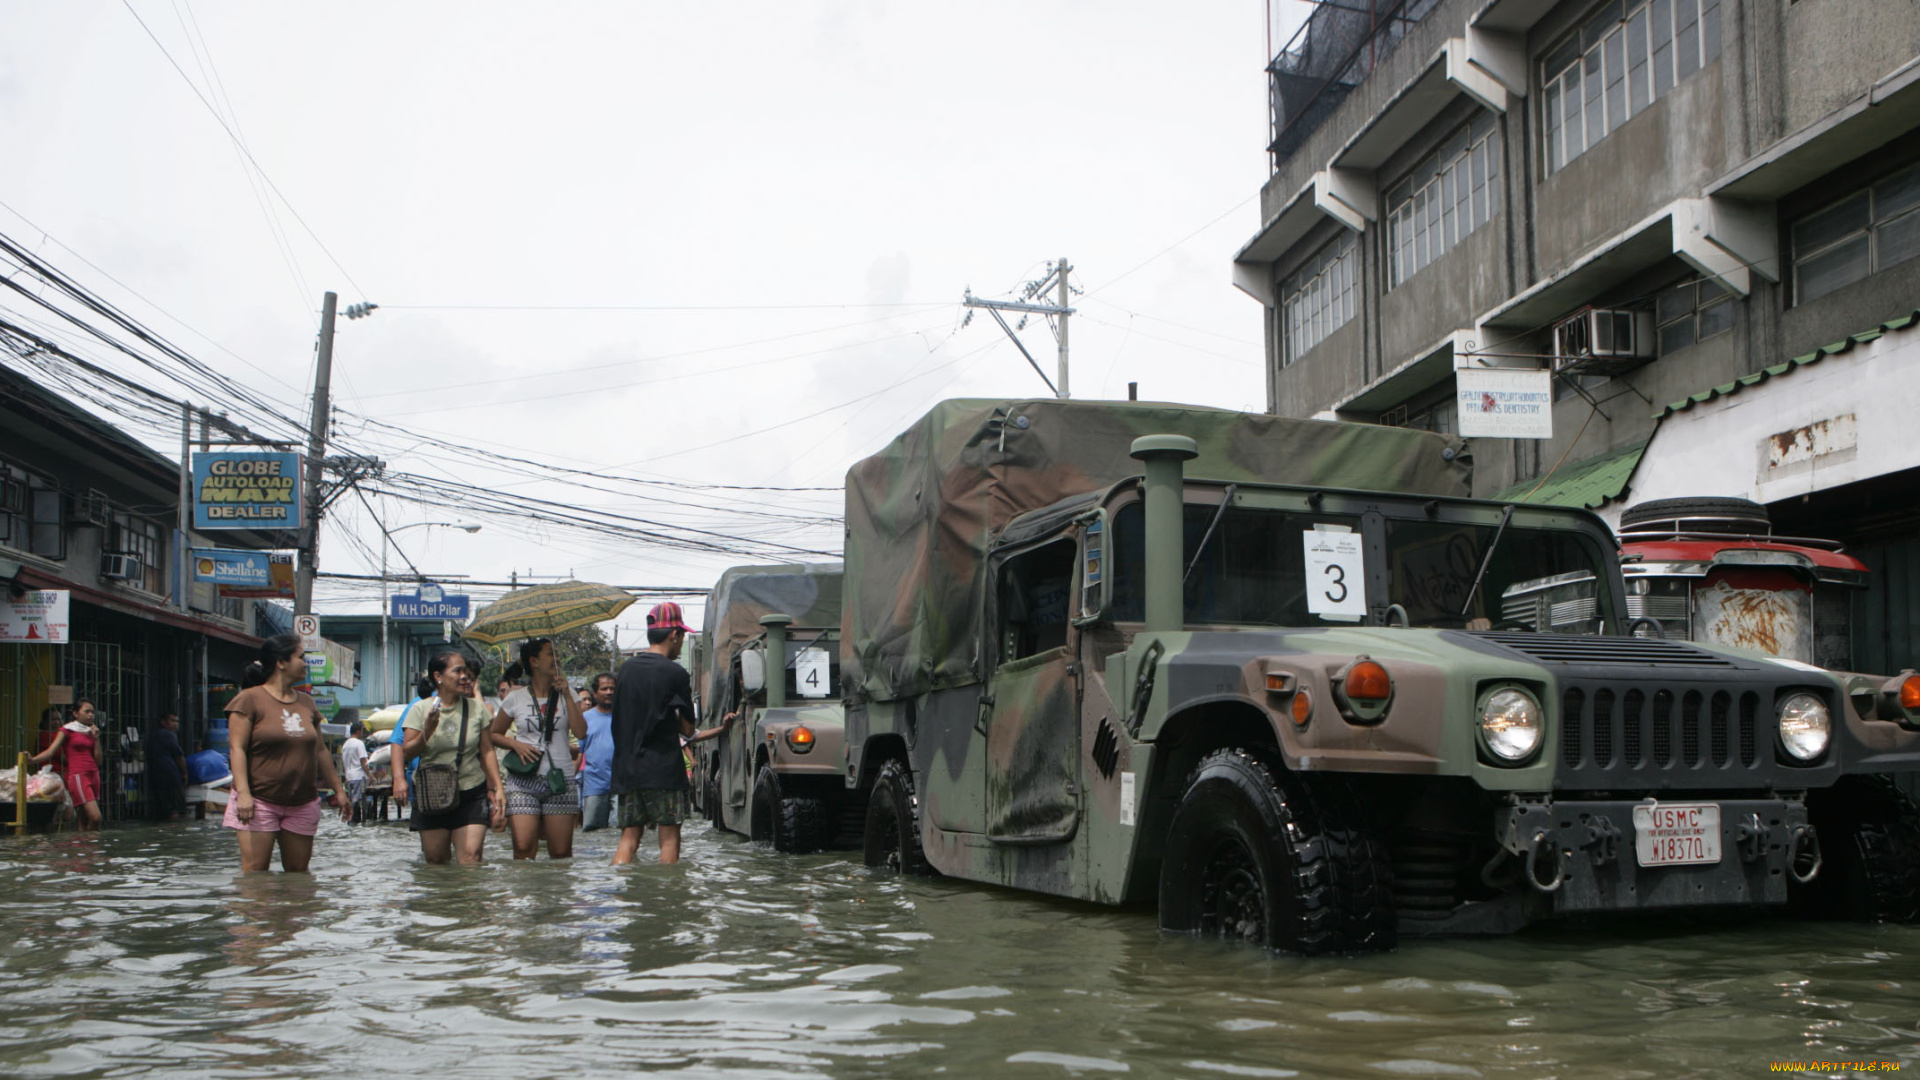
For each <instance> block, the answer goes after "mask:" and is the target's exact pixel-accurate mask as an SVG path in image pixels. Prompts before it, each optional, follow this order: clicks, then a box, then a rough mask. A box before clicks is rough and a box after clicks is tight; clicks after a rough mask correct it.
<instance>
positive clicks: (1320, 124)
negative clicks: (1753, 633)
mask: <svg viewBox="0 0 1920 1080" xmlns="http://www.w3.org/2000/svg"><path fill="white" fill-rule="evenodd" d="M1269 74H1270V88H1271V104H1272V110H1271V112H1272V142H1271V144H1270V147H1269V149H1270V152H1271V155H1272V162H1273V173H1272V177H1271V179H1270V180H1269V181H1268V183H1267V184H1266V185H1265V187H1264V188H1263V189H1262V192H1261V221H1262V225H1261V228H1260V230H1259V232H1258V233H1257V234H1255V236H1254V237H1253V238H1252V239H1251V240H1250V241H1248V243H1247V244H1246V245H1245V246H1244V247H1243V248H1242V250H1241V251H1240V253H1239V254H1238V256H1237V257H1236V262H1235V266H1234V275H1235V283H1236V284H1237V285H1239V287H1240V288H1242V289H1243V290H1244V291H1246V292H1247V293H1249V294H1250V295H1252V296H1253V297H1255V298H1256V299H1258V300H1259V301H1260V302H1261V303H1262V304H1263V305H1265V308H1266V316H1267V317H1266V342H1267V359H1268V365H1267V380H1268V382H1267V390H1268V407H1269V409H1270V410H1271V411H1273V412H1276V413H1279V414H1282V415H1289V416H1324V417H1330V418H1333V417H1337V418H1340V419H1346V420H1354V421H1360V422H1368V423H1384V424H1395V425H1403V426H1414V427H1423V428H1430V429H1435V430H1442V431H1452V432H1458V431H1459V430H1460V428H1461V421H1462V415H1461V410H1462V409H1463V408H1464V409H1469V410H1471V409H1474V408H1477V407H1479V404H1478V400H1477V399H1476V398H1475V397H1474V396H1473V395H1472V394H1471V393H1470V394H1468V395H1466V396H1465V397H1464V398H1463V395H1462V393H1461V391H1462V378H1461V375H1460V372H1462V371H1465V370H1472V369H1487V368H1507V369H1517V370H1523V371H1535V372H1538V371H1545V372H1549V373H1551V374H1550V376H1549V377H1548V378H1547V379H1546V380H1543V381H1546V382H1547V383H1548V385H1549V386H1550V388H1551V389H1550V396H1551V404H1550V406H1549V408H1550V410H1551V416H1552V435H1551V437H1550V438H1527V439H1516V438H1474V439H1472V440H1470V451H1471V453H1472V455H1473V462H1474V488H1475V493H1476V494H1477V495H1480V496H1483V497H1499V498H1505V499H1531V500H1534V501H1556V502H1564V503H1569V504H1575V505H1585V506H1589V507H1592V508H1595V509H1598V510H1600V511H1601V512H1602V513H1603V514H1616V515H1617V512H1618V510H1619V509H1620V508H1621V507H1623V506H1624V505H1626V504H1629V503H1631V502H1635V501H1641V500H1643V499H1647V498H1656V497H1665V496H1671V495H1684V494H1698V495H1738V496H1744V497H1748V498H1754V499H1757V500H1758V501H1761V502H1764V503H1767V504H1768V505H1769V507H1770V509H1771V510H1772V512H1773V515H1774V518H1775V521H1776V528H1779V529H1781V531H1790V530H1798V531H1803V532H1804V531H1811V532H1814V533H1816V534H1818V535H1822V536H1828V537H1832V538H1836V539H1841V540H1846V541H1848V542H1850V543H1852V544H1853V545H1854V546H1855V547H1856V549H1862V550H1871V552H1872V553H1873V555H1874V556H1875V557H1877V558H1879V559H1880V562H1881V565H1880V566H1876V567H1875V569H1876V570H1881V571H1883V572H1881V573H1877V574H1876V575H1875V582H1876V583H1875V585H1874V587H1873V588H1874V592H1873V594H1872V595H1871V596H1869V597H1863V598H1862V602H1861V609H1862V610H1863V611H1865V610H1868V609H1872V610H1875V611H1878V612H1880V613H1881V620H1880V622H1879V623H1876V624H1874V625H1873V626H1871V627H1869V626H1867V625H1866V623H1865V622H1864V621H1861V620H1856V628H1857V631H1858V634H1859V636H1862V637H1863V638H1864V637H1868V636H1871V637H1873V638H1874V641H1873V647H1872V649H1870V650H1869V651H1868V653H1867V656H1866V657H1862V659H1867V658H1872V659H1876V660H1880V661H1882V663H1881V664H1880V665H1879V666H1882V667H1886V666H1887V665H1889V664H1890V665H1891V666H1890V667H1888V668H1887V669H1888V670H1893V669H1897V668H1899V667H1904V666H1907V665H1908V664H1911V663H1913V661H1914V659H1915V658H1916V657H1920V638H1916V637H1915V628H1914V626H1913V625H1912V624H1913V621H1914V612H1915V610H1916V609H1920V586H1914V585H1912V584H1909V581H1910V580H1911V579H1910V578H1909V577H1908V576H1907V575H1906V574H1905V573H1903V572H1902V571H1903V570H1904V568H1906V567H1909V566H1917V565H1920V499H1914V498H1913V497H1912V495H1911V493H1912V492H1915V491H1920V486H1917V485H1920V459H1916V458H1915V457H1914V456H1913V455H1912V453H1911V452H1910V451H1908V450H1907V449H1906V448H1905V445H1904V443H1905V441H1904V440H1901V439H1898V438H1893V437H1892V436H1895V435H1897V434H1898V432H1897V431H1892V430H1888V431H1878V430H1869V429H1870V428H1872V426H1873V423H1878V422H1884V416H1885V413H1884V412H1875V416H1876V419H1875V420H1873V421H1870V420H1869V419H1868V417H1867V411H1874V410H1867V411H1862V410H1860V409H1855V408H1853V407H1852V406H1851V405H1849V404H1848V403H1847V401H1846V400H1844V398H1845V397H1846V396H1847V393H1850V394H1852V395H1854V396H1856V397H1857V398H1860V399H1863V400H1864V399H1873V400H1876V401H1885V402H1889V403H1891V402H1897V401H1901V400H1910V399H1912V398H1913V396H1914V387H1915V386H1916V385H1917V384H1920V377H1917V375H1920V368H1916V367H1915V363H1920V356H1916V358H1915V361H1914V362H1907V363H1903V362H1902V357H1903V356H1904V355H1905V354H1906V352H1907V350H1908V349H1909V348H1910V346H1907V345H1905V344H1903V342H1904V340H1905V328H1906V325H1907V320H1908V318H1909V317H1910V316H1912V315H1913V314H1914V313H1915V310H1916V308H1920V259H1916V258H1914V256H1916V255H1920V141H1916V140H1915V139H1914V138H1913V137H1912V136H1913V135H1914V133H1915V132H1916V131H1917V130H1920V7H1916V6H1915V5H1914V4H1913V3H1910V2H1904V0H1902V2H1888V0H1559V2H1556V0H1491V2H1489V0H1360V2H1359V3H1353V2H1351V0H1342V2H1341V3H1340V4H1338V5H1335V4H1332V3H1326V4H1320V5H1318V6H1316V7H1314V8H1313V10H1312V14H1311V16H1310V17H1309V19H1308V20H1307V22H1306V24H1305V25H1304V26H1303V27H1301V28H1300V30H1299V32H1298V33H1297V34H1296V35H1294V36H1293V37H1292V38H1291V39H1290V40H1289V41H1288V43H1287V45H1286V46H1285V47H1284V48H1282V49H1280V50H1279V52H1278V54H1277V55H1276V56H1275V57H1274V59H1273V61H1272V64H1271V66H1270V68H1269ZM1914 336H1916V337H1920V335H1914ZM1862 339H1864V340H1862ZM1808 357H1827V358H1829V359H1828V360H1827V361H1825V363H1826V365H1827V367H1826V374H1825V375H1823V376H1821V377H1820V378H1818V379H1816V378H1815V374H1816V372H1818V371H1819V370H1820V366H1819V365H1813V364H1810V363H1808V362H1801V361H1805V360H1806V358H1808ZM1782 365H1785V367H1784V368H1783V369H1782V371H1781V372H1780V374H1778V375H1777V376H1768V375H1765V374H1764V373H1766V372H1768V371H1769V370H1770V369H1774V368H1781V366H1782ZM1856 368H1857V370H1855V369H1856ZM1843 372H1845V373H1850V376H1851V377H1850V378H1842V379H1838V380H1837V381H1836V378H1835V377H1838V376H1841V375H1842V373H1843ZM1756 376H1758V377H1756ZM1470 378H1471V377H1470ZM1816 383H1823V384H1824V383H1830V384H1831V385H1827V386H1824V387H1823V388H1822V389H1821V390H1820V392H1817V393H1816V392H1812V391H1813V389H1814V387H1815V384H1816ZM1796 386H1798V389H1796ZM1728 387H1732V388H1734V389H1733V390H1726V388H1728ZM1837 387H1846V388H1848V390H1847V393H1838V392H1836V388H1837ZM1717 391H1725V392H1717ZM1708 414H1714V415H1715V416H1716V417H1717V419H1715V420H1714V421H1713V425H1714V426H1715V427H1716V428H1717V434H1716V436H1715V438H1714V439H1713V440H1711V442H1710V445H1711V446H1712V447H1713V448H1714V449H1713V451H1712V454H1711V456H1712V457H1713V458H1714V459H1716V460H1717V461H1718V463H1719V465H1720V466H1721V467H1719V468H1716V469H1714V470H1710V471H1701V470H1700V469H1698V468H1696V467H1694V466H1697V465H1698V464H1699V455H1701V454H1702V453H1706V452H1707V451H1705V450H1703V446H1704V445H1708V444H1707V443H1705V442H1703V440H1702V439H1701V438H1699V437H1698V433H1695V434H1694V435H1692V436H1688V435H1683V434H1679V433H1678V432H1680V431H1681V429H1682V428H1683V427H1685V426H1687V425H1692V424H1695V423H1698V422H1701V421H1702V420H1703V419H1704V418H1706V417H1707V416H1708ZM1876 441H1883V442H1887V443H1891V444H1893V446H1894V448H1893V449H1891V450H1889V451H1887V452H1881V451H1878V450H1872V449H1870V444H1872V443H1874V442H1876ZM1795 446H1798V447H1799V449H1797V450H1796V449H1794V447H1795ZM1783 448H1784V449H1783ZM1796 455H1798V456H1796ZM1682 489H1687V490H1682ZM1900 493H1907V494H1906V495H1905V497H1904V498H1902V497H1901V495H1900ZM1872 561H1873V559H1872V558H1869V563H1870V565H1872ZM1864 618H1865V616H1864V615H1863V616H1861V619H1862V620H1864ZM1902 658H1904V659H1902Z"/></svg>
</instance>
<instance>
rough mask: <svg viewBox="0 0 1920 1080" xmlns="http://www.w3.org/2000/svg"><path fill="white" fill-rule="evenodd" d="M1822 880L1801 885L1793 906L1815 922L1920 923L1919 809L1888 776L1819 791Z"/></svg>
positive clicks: (1845, 781)
mask: <svg viewBox="0 0 1920 1080" xmlns="http://www.w3.org/2000/svg"><path fill="white" fill-rule="evenodd" d="M1808 814H1809V816H1810V818H1811V819H1812V821H1813V827H1814V831H1815V832H1816V833H1817V834H1818V835H1819V840H1820V852H1821V859H1822V865H1821V867H1820V874H1819V876H1818V877H1815V878H1814V879H1813V880H1812V881H1811V882H1808V883H1807V884H1806V885H1798V884H1795V885H1793V886H1792V888H1793V897H1792V899H1793V904H1794V907H1795V908H1796V909H1797V910H1798V911H1800V912H1801V913H1802V914H1806V915H1811V916H1813V917H1815V918H1825V919H1847V920H1850V921H1853V922H1891V923H1920V807H1916V806H1915V805H1914V801H1913V799H1912V798H1911V797H1909V796H1908V795H1907V794H1906V793H1905V792H1903V791H1901V790H1900V789H1898V788H1896V787H1894V786H1893V782H1892V781H1891V780H1890V779H1888V778H1887V777H1884V776H1849V777H1844V778H1842V779H1841V780H1840V781H1839V782H1838V783H1836V784H1834V785H1833V787H1832V788H1829V789H1828V790H1826V791H1818V792H1814V793H1813V796H1812V798H1810V799H1809V805H1808Z"/></svg>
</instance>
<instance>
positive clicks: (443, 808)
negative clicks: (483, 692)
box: [413, 698, 471, 814]
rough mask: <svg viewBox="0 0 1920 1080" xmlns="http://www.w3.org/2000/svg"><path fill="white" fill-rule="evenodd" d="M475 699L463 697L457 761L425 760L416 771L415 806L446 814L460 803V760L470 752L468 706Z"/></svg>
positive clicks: (422, 810)
mask: <svg viewBox="0 0 1920 1080" xmlns="http://www.w3.org/2000/svg"><path fill="white" fill-rule="evenodd" d="M470 700H471V699H469V698H461V699H460V743H459V746H458V747H457V748H456V749H455V750H454V752H453V764H451V765H447V764H444V763H440V762H434V763H423V764H422V765H421V766H420V767H419V768H418V769H415V770H414V773H413V798H414V806H415V807H416V808H417V809H418V810H419V811H420V813H422V814H444V813H446V812H447V811H449V810H451V809H453V808H454V807H455V806H458V805H459V804H460V761H461V759H462V758H464V757H465V756H466V753H467V709H468V703H469V701H470Z"/></svg>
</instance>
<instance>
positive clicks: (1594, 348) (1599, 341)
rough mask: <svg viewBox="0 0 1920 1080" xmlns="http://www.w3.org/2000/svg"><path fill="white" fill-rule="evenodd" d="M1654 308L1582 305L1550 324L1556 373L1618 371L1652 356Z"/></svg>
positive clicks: (1633, 366) (1590, 373)
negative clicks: (1638, 308) (1612, 308)
mask: <svg viewBox="0 0 1920 1080" xmlns="http://www.w3.org/2000/svg"><path fill="white" fill-rule="evenodd" d="M1653 344H1654V342H1653V312H1651V311H1618V310H1609V309H1605V308H1582V309H1581V310H1579V311H1576V312H1574V313H1573V315H1572V316H1571V317H1570V318H1567V319H1564V320H1562V321H1561V322H1560V323H1559V324H1558V325H1556V326H1555V327H1554V328H1553V371H1554V374H1556V375H1620V374H1624V373H1626V372H1629V371H1632V370H1633V369H1634V368H1637V367H1639V366H1641V365H1642V364H1645V363H1647V362H1648V361H1650V360H1652V359H1653Z"/></svg>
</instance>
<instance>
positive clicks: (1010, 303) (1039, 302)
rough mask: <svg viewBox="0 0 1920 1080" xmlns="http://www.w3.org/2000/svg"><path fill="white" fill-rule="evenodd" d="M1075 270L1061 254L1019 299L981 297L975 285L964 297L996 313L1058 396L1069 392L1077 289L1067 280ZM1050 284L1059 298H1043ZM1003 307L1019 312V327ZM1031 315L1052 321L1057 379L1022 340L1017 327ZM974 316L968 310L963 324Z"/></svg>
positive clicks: (1002, 326)
mask: <svg viewBox="0 0 1920 1080" xmlns="http://www.w3.org/2000/svg"><path fill="white" fill-rule="evenodd" d="M1072 272H1073V267H1072V266H1071V265H1069V264H1068V262H1067V257H1066V256H1065V255H1062V256H1060V261H1059V262H1057V263H1050V264H1048V266H1047V276H1046V277H1043V278H1041V279H1040V280H1039V281H1029V282H1027V283H1026V284H1025V285H1023V286H1021V288H1020V295H1021V299H1020V300H982V299H980V298H979V297H977V296H975V295H973V290H972V289H968V290H967V293H966V297H965V299H964V301H963V303H965V304H966V306H967V307H969V308H984V309H985V310H986V312H987V314H989V315H991V316H993V321H994V322H997V323H999V324H1000V329H1002V330H1004V331H1006V333H1007V337H1008V338H1009V339H1011V340H1012V341H1013V345H1014V348H1016V349H1019V350H1020V355H1021V356H1024V357H1026V358H1027V363H1028V364H1030V365H1032V367H1033V370H1034V373H1035V374H1037V375H1039V376H1040V381H1041V382H1044V383H1046V384H1047V389H1049V390H1052V391H1053V396H1054V397H1057V398H1066V397H1067V396H1069V395H1068V392H1067V391H1068V384H1067V317H1068V316H1069V315H1072V314H1073V308H1072V307H1071V306H1069V304H1070V302H1071V299H1072V293H1073V292H1075V291H1077V290H1075V289H1074V288H1073V286H1072V285H1070V284H1068V281H1067V275H1068V274H1070V273H1072ZM1049 286H1053V287H1055V288H1056V290H1057V291H1056V293H1055V295H1056V297H1057V301H1056V302H1055V303H1052V304H1049V303H1046V302H1045V300H1044V297H1045V294H1046V291H1047V289H1048V287H1049ZM1003 311H1018V312H1020V313H1021V316H1020V325H1019V326H1017V327H1015V326H1008V325H1007V320H1006V319H1004V318H1001V316H1000V313H1001V312H1003ZM1029 315H1045V316H1046V317H1047V318H1048V319H1049V320H1050V321H1052V323H1053V337H1054V341H1055V342H1056V343H1058V344H1059V346H1060V363H1059V368H1058V373H1059V379H1058V380H1057V381H1056V380H1054V379H1049V378H1047V373H1046V372H1045V371H1043V370H1041V367H1040V363H1039V361H1037V360H1035V359H1034V358H1033V354H1032V353H1030V352H1028V351H1027V347H1026V345H1025V344H1023V343H1022V342H1021V341H1020V335H1019V333H1017V331H1019V330H1024V329H1026V326H1027V316H1029ZM972 320H973V313H972V312H971V311H969V312H968V313H967V319H966V321H965V322H962V323H961V324H960V325H962V326H965V325H966V324H967V322H971V321H972Z"/></svg>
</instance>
